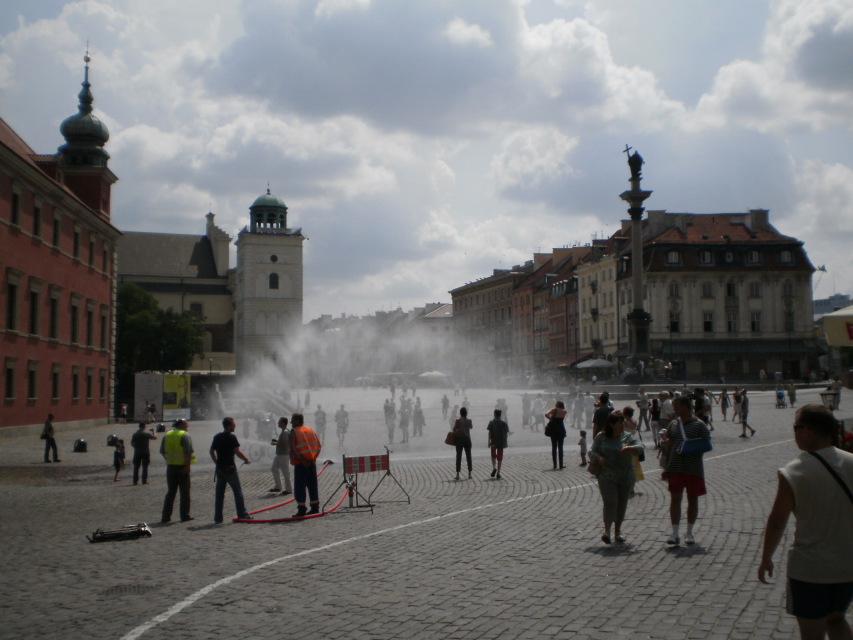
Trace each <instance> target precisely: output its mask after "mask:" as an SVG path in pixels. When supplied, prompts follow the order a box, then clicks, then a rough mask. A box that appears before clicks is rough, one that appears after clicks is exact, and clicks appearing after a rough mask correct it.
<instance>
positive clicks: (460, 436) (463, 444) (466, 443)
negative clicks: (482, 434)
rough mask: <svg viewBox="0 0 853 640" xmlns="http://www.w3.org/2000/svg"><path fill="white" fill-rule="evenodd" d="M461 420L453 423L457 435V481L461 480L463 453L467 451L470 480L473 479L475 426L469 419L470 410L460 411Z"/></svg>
mask: <svg viewBox="0 0 853 640" xmlns="http://www.w3.org/2000/svg"><path fill="white" fill-rule="evenodd" d="M459 416H460V417H459V418H458V419H457V420H456V422H455V423H453V432H454V433H455V434H456V479H457V480H459V472H460V471H461V470H462V452H463V451H465V459H466V460H467V462H468V479H469V480H470V479H471V429H473V427H474V425H473V424H471V421H470V420H469V419H468V409H466V408H465V407H462V408H461V409H460V410H459Z"/></svg>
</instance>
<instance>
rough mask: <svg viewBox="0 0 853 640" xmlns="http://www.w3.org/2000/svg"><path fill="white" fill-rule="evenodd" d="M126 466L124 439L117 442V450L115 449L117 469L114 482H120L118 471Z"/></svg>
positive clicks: (115, 465)
mask: <svg viewBox="0 0 853 640" xmlns="http://www.w3.org/2000/svg"><path fill="white" fill-rule="evenodd" d="M123 466H124V440H119V441H118V442H116V448H115V451H113V468H114V469H115V470H116V475H115V477H114V478H113V482H118V472H119V471H121V468H122V467H123Z"/></svg>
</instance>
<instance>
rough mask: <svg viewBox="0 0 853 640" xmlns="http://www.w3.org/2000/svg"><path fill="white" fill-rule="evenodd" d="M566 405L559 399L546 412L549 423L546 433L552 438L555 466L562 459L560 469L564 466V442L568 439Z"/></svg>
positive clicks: (552, 453) (552, 454) (552, 456)
mask: <svg viewBox="0 0 853 640" xmlns="http://www.w3.org/2000/svg"><path fill="white" fill-rule="evenodd" d="M566 414H567V411H566V405H565V404H563V401H562V400H557V404H555V405H554V408H553V409H548V411H546V412H545V417H546V418H547V419H548V425H547V426H546V427H545V435H547V436H548V437H549V438H551V460H552V461H553V462H554V468H555V469H556V468H557V460H558V458H559V461H560V469H562V468H563V442H564V441H565V439H566V423H565V418H566Z"/></svg>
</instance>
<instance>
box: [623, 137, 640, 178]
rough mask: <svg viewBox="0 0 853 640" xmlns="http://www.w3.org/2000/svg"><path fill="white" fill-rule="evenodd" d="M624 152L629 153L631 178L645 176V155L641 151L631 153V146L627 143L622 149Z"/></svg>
mask: <svg viewBox="0 0 853 640" xmlns="http://www.w3.org/2000/svg"><path fill="white" fill-rule="evenodd" d="M622 153H625V154H627V156H628V167H630V169H631V180H640V179H641V178H642V177H643V171H642V170H643V164H645V163H644V161H643V156H641V155H640V154H639V152H637V151H634V153H631V147H629V146H628V145H627V144H626V145H625V148H624V149H623V150H622Z"/></svg>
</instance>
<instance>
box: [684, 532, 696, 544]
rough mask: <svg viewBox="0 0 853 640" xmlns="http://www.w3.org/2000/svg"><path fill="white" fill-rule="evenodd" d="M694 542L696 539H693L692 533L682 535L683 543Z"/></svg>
mask: <svg viewBox="0 0 853 640" xmlns="http://www.w3.org/2000/svg"><path fill="white" fill-rule="evenodd" d="M694 542H696V541H695V540H694V539H693V534H692V533H688V534H687V535H686V536H684V543H685V544H693V543H694Z"/></svg>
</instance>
